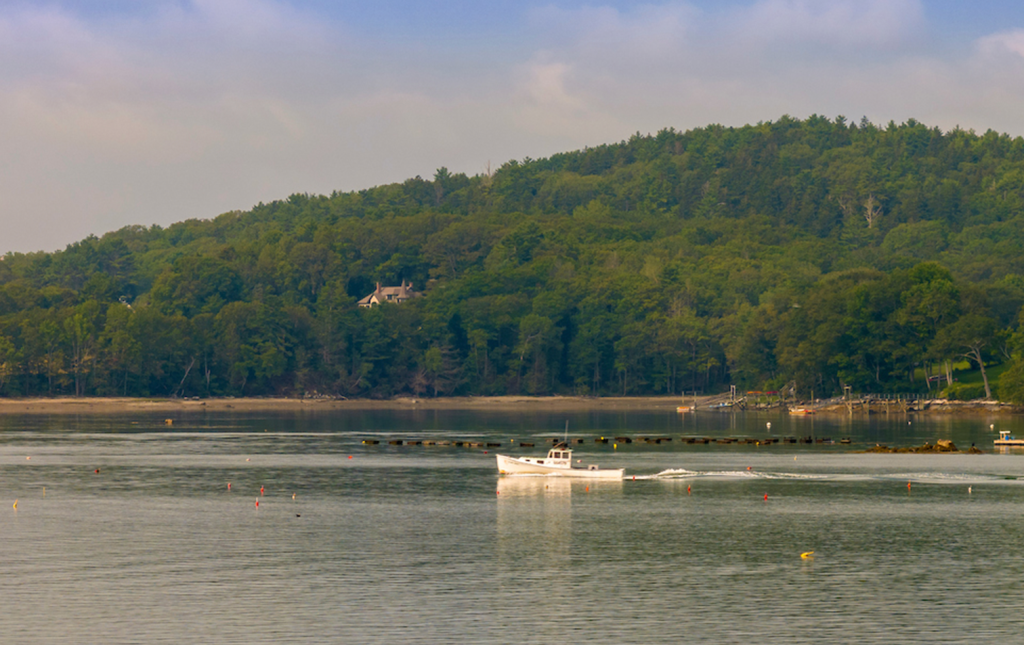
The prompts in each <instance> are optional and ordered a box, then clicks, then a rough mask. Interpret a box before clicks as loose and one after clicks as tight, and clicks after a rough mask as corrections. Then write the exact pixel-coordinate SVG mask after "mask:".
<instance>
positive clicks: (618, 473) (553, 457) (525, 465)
mask: <svg viewBox="0 0 1024 645" xmlns="http://www.w3.org/2000/svg"><path fill="white" fill-rule="evenodd" d="M497 458H498V474H499V475H552V476H555V477H584V478H590V479H622V476H623V474H624V473H625V472H626V471H625V469H624V468H616V469H614V470H609V469H604V470H602V469H600V468H598V467H597V466H587V467H586V468H573V466H572V450H569V446H568V444H566V443H565V442H560V443H557V444H555V446H554V447H553V448H551V450H549V451H548V456H547V457H543V458H541V457H509V456H508V455H497Z"/></svg>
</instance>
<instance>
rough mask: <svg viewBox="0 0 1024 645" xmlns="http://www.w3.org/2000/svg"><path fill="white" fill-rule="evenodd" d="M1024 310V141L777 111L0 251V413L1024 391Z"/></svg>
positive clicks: (1023, 397) (909, 124) (915, 124)
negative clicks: (202, 403) (112, 405)
mask: <svg viewBox="0 0 1024 645" xmlns="http://www.w3.org/2000/svg"><path fill="white" fill-rule="evenodd" d="M403 281H405V282H406V283H412V284H413V285H414V286H415V289H416V290H417V291H418V292H421V293H422V294H424V297H422V298H417V299H415V300H413V301H410V302H407V303H404V304H402V305H400V306H395V305H386V306H381V307H375V308H373V309H369V310H366V309H358V308H356V306H355V301H356V300H358V299H360V298H362V297H364V296H366V295H367V294H369V293H370V292H372V291H373V289H374V288H375V285H376V284H377V283H383V284H384V285H397V284H401V283H402V282H403ZM1022 306H1024V140H1022V139H1020V138H1011V137H1008V136H1006V135H1000V134H998V133H994V132H986V133H984V134H977V133H974V132H967V131H963V130H959V129H956V130H953V131H950V132H942V131H940V130H938V129H936V128H928V127H926V126H925V125H924V124H921V123H919V122H917V121H914V120H908V121H907V122H906V123H904V124H902V125H897V124H895V123H891V124H888V125H887V126H885V127H878V126H875V125H873V124H871V123H870V122H868V121H866V120H863V119H862V120H861V121H860V122H859V123H857V124H854V123H852V122H850V121H848V120H846V119H845V118H843V117H837V118H835V119H829V118H825V117H823V116H817V115H815V116H812V117H809V118H807V119H804V120H800V119H794V118H791V117H788V116H784V117H782V118H780V119H778V120H776V121H769V122H762V123H758V124H756V125H751V126H745V127H740V128H728V127H724V126H719V125H713V126H708V127H706V128H698V129H694V130H691V131H688V132H678V131H675V130H672V129H667V130H663V131H661V132H658V133H656V134H653V135H642V134H636V135H634V136H632V137H630V138H629V139H628V140H626V141H622V142H620V143H616V144H605V145H599V146H595V147H591V148H586V149H584V150H578V151H572V152H565V153H561V154H556V155H553V156H551V157H549V158H546V159H537V160H534V159H524V160H521V161H509V162H507V163H505V164H503V165H502V166H501V167H500V168H498V169H497V170H496V171H494V172H491V171H488V172H487V173H484V174H481V175H478V176H475V177H467V176H466V175H464V174H460V173H453V172H450V171H449V170H447V169H446V168H443V167H442V168H439V169H438V170H437V171H436V172H435V173H434V175H433V177H432V178H431V179H429V180H428V179H423V178H420V177H415V178H412V179H409V180H407V181H405V182H402V183H397V184H390V185H386V186H379V187H375V188H370V189H367V190H362V191H356V192H349V193H341V192H335V193H332V194H331V195H309V194H296V195H291V196H289V197H287V198H286V199H282V200H278V201H274V202H271V203H268V204H258V205H257V206H255V207H254V208H252V209H251V210H249V211H247V212H230V213H224V214H222V215H220V216H218V217H215V218H213V219H210V220H202V219H189V220H186V221H183V222H179V223H177V224H174V225H172V226H169V227H167V228H162V227H158V226H154V227H142V226H134V227H127V228H125V229H122V230H120V231H116V232H113V233H109V234H107V235H104V236H102V237H99V238H97V237H94V236H91V237H89V238H86V239H84V240H82V241H80V242H77V243H75V244H72V245H69V246H68V247H67V248H66V249H64V250H63V251H59V252H56V253H30V254H17V253H11V254H7V255H5V256H4V257H3V261H2V262H0V393H3V394H6V395H37V394H47V395H61V394H79V395H92V394H121V395H128V396H195V395H240V394H245V395H271V394H273V395H311V396H312V395H332V396H370V397H388V396H395V395H402V394H413V395H417V396H440V395H450V394H503V393H530V394H551V393H577V394H588V395H594V396H600V395H611V394H664V393H674V394H678V393H679V392H682V391H691V390H704V391H716V390H725V389H726V388H727V387H728V386H729V385H730V384H737V385H740V386H742V387H747V388H755V389H787V391H795V392H797V393H800V394H803V395H810V393H811V392H812V391H813V392H814V393H815V394H817V395H827V394H829V393H833V392H841V391H842V389H843V387H844V386H849V387H852V388H856V389H859V390H867V391H875V392H902V391H907V390H908V389H909V390H916V391H920V390H924V389H928V388H930V387H931V381H929V380H926V379H923V378H922V375H923V376H924V377H928V376H940V377H942V378H943V380H946V381H949V382H951V381H952V378H953V374H952V370H953V365H954V364H955V363H956V361H958V360H960V359H962V358H963V357H964V355H968V356H969V357H970V358H971V360H972V361H973V362H974V364H975V365H977V366H978V367H979V368H984V369H985V370H986V372H985V379H984V380H986V381H987V378H988V368H989V367H990V366H991V365H992V364H993V363H994V362H1000V361H1008V362H1009V363H1010V365H1009V366H1008V367H1007V369H1006V371H1005V372H1004V377H1003V385H1004V386H1005V387H1004V388H1003V389H1001V390H1000V391H1003V390H1004V389H1005V390H1006V391H1007V392H1011V391H1013V392H1016V391H1017V390H1014V388H1015V387H1018V386H1019V388H1018V389H1019V390H1020V391H1024V385H1019V383H1020V382H1024V377H1019V376H1018V374H1024V368H1022V367H1021V361H1022V360H1024V359H1021V354H1022V352H1021V345H1022V343H1021V342H1020V341H1019V337H1020V334H1021V320H1020V319H1019V316H1018V313H1019V311H1020V310H1021V308H1022ZM1015 379H1016V380H1015ZM1015 383H1016V384H1017V385H1015ZM948 384H949V383H947V385H948ZM1007 396H1011V395H1010V394H1007ZM1012 398H1015V399H1020V400H1024V395H1019V394H1013V395H1012Z"/></svg>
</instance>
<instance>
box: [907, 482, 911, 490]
mask: <svg viewBox="0 0 1024 645" xmlns="http://www.w3.org/2000/svg"><path fill="white" fill-rule="evenodd" d="M907 490H910V482H907Z"/></svg>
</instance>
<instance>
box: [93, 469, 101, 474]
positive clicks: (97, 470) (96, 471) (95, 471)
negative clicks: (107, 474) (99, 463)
mask: <svg viewBox="0 0 1024 645" xmlns="http://www.w3.org/2000/svg"><path fill="white" fill-rule="evenodd" d="M92 472H94V473H98V472H100V469H99V468H97V469H96V470H94V471H92Z"/></svg>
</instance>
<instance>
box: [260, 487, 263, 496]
mask: <svg viewBox="0 0 1024 645" xmlns="http://www.w3.org/2000/svg"><path fill="white" fill-rule="evenodd" d="M262 494H263V487H262V486H260V495H262Z"/></svg>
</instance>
